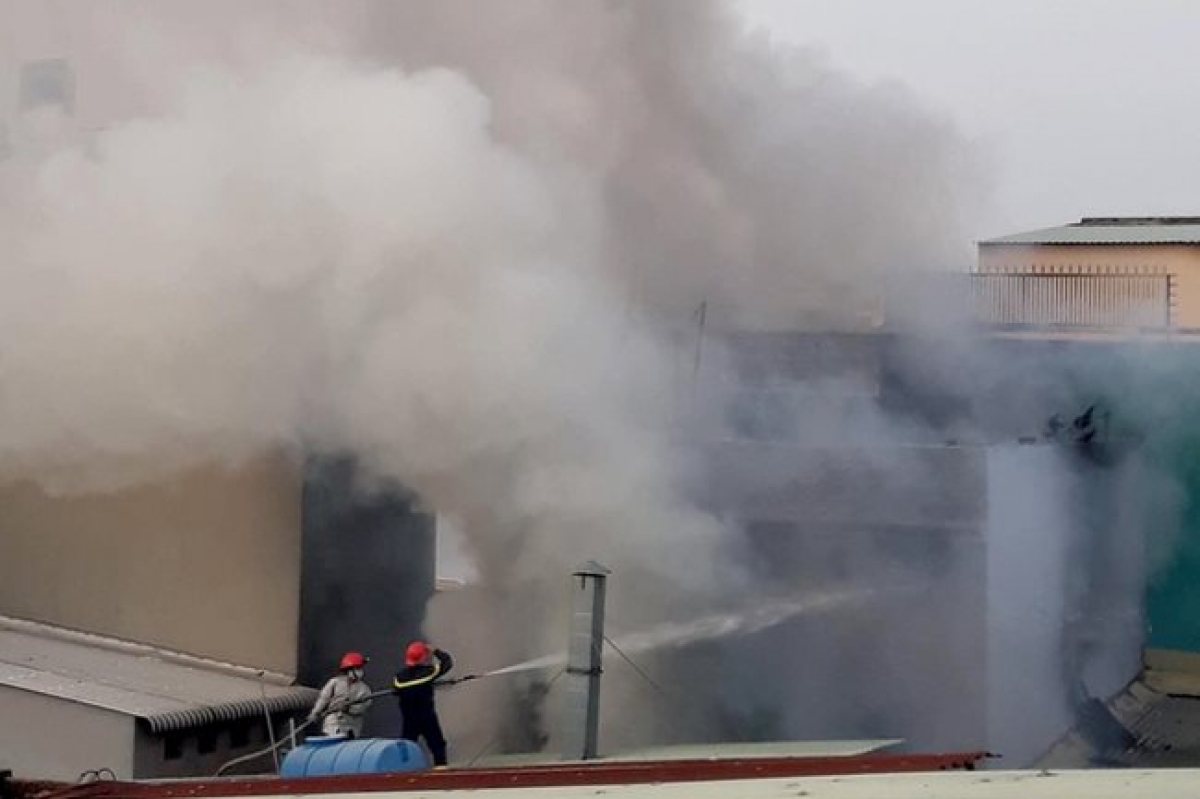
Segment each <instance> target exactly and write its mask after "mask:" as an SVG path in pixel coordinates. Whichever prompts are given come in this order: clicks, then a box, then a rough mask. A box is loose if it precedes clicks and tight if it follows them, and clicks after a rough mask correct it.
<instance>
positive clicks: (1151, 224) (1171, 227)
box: [980, 217, 1200, 245]
mask: <svg viewBox="0 0 1200 799" xmlns="http://www.w3.org/2000/svg"><path fill="white" fill-rule="evenodd" d="M980 244H985V245H988V244H1001V245H1003V244H1200V218H1196V217H1175V218H1136V217H1133V218H1094V219H1083V220H1081V221H1079V222H1076V223H1073V224H1069V225H1060V226H1058V227H1050V228H1042V229H1041V230H1030V231H1027V232H1024V233H1014V234H1012V235H1010V236H1000V237H998V238H994V239H986V240H984V241H981V242H980Z"/></svg>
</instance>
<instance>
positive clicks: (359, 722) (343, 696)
mask: <svg viewBox="0 0 1200 799" xmlns="http://www.w3.org/2000/svg"><path fill="white" fill-rule="evenodd" d="M366 665H367V659H366V658H365V657H363V656H362V655H361V654H360V653H358V652H347V653H346V654H344V655H342V662H341V664H340V665H339V666H338V674H337V675H336V676H335V677H332V678H330V680H329V682H327V683H325V687H324V688H322V689H321V695H320V696H318V697H317V703H316V704H315V705H313V709H312V712H311V713H309V714H308V720H309V721H310V722H312V721H316V719H318V718H320V717H321V716H322V715H323V716H324V719H323V720H322V721H321V732H323V733H324V734H325V735H336V736H341V737H343V738H357V737H359V736H360V735H361V734H362V727H363V716H364V715H366V712H367V708H368V707H370V706H371V688H370V686H368V685H367V684H366V683H365V682H363V668H364V667H365V666H366Z"/></svg>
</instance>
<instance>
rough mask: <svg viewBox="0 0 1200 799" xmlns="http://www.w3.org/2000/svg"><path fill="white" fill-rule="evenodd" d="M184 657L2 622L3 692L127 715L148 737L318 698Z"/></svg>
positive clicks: (275, 678) (266, 677) (271, 677)
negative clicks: (139, 723) (143, 726)
mask: <svg viewBox="0 0 1200 799" xmlns="http://www.w3.org/2000/svg"><path fill="white" fill-rule="evenodd" d="M288 682H290V680H289V678H287V677H286V676H285V675H278V674H272V673H268V672H261V673H256V672H254V671H253V670H250V669H245V668H239V667H237V666H231V665H228V664H222V663H218V662H215V661H207V660H204V659H202V658H196V657H190V656H187V655H184V654H181V653H176V652H170V651H167V650H161V649H156V648H153V647H149V646H144V645H139V644H131V643H127V642H123V641H118V640H116V639H112V638H106V637H104V636H98V635H90V634H86V633H78V632H73V631H69V630H63V629H60V628H57V627H52V626H50V625H44V624H39V623H37V622H30V621H24V620H20V619H12V618H8V617H4V616H0V688H13V689H18V690H23V691H30V692H33V693H37V694H42V695H45V696H50V697H55V698H57V699H62V700H65V701H69V702H77V703H80V704H84V705H89V706H92V707H97V708H102V709H104V710H109V711H113V712H116V713H122V714H125V715H128V716H132V717H134V718H137V719H141V720H143V721H144V722H145V723H146V725H147V726H148V727H149V729H150V731H151V732H154V733H159V732H166V731H169V730H176V729H183V728H188V727H194V726H197V725H201V724H208V723H212V722H217V721H230V720H234V719H239V718H248V717H251V716H261V714H262V713H263V707H264V705H265V706H266V707H267V709H269V710H270V711H271V712H273V713H281V712H287V711H295V710H300V709H305V708H307V707H309V706H310V705H311V704H312V703H313V701H314V700H315V699H316V694H317V692H316V691H314V690H312V689H310V688H302V687H298V686H291V685H288V684H287V683H288Z"/></svg>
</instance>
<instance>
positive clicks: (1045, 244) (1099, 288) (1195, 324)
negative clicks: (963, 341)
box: [974, 217, 1200, 330]
mask: <svg viewBox="0 0 1200 799" xmlns="http://www.w3.org/2000/svg"><path fill="white" fill-rule="evenodd" d="M974 283H975V286H974V300H975V303H976V313H977V318H979V319H980V320H981V321H986V322H994V323H1016V324H1021V323H1023V324H1040V325H1045V326H1076V327H1079V326H1083V327H1140V328H1159V329H1171V330H1190V329H1197V328H1200V217H1094V218H1084V219H1082V220H1080V221H1079V222H1076V223H1073V224H1068V225H1062V226H1060V227H1053V228H1046V229H1043V230H1033V231H1028V232H1024V233H1016V234H1013V235H1008V236H1001V237H999V238H994V239H988V240H985V241H981V242H980V243H979V264H978V269H977V272H976V275H975V277H974Z"/></svg>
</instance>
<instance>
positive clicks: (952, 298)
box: [885, 270, 1176, 330]
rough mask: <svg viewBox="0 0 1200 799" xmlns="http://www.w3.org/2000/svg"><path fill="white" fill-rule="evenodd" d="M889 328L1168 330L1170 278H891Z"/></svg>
mask: <svg viewBox="0 0 1200 799" xmlns="http://www.w3.org/2000/svg"><path fill="white" fill-rule="evenodd" d="M885 308H886V311H885V314H886V317H887V323H888V324H889V325H892V326H896V325H899V326H903V325H904V324H906V323H910V322H911V321H912V320H926V321H928V320H931V319H933V320H942V321H947V322H955V323H960V324H975V325H982V326H985V327H1018V328H1019V327H1029V328H1045V329H1054V328H1068V329H1100V330H1104V329H1126V330H1128V329H1136V330H1165V329H1168V328H1172V327H1174V326H1175V323H1176V320H1175V285H1174V277H1173V276H1172V275H1169V274H1163V273H1149V272H1137V271H1134V270H1127V271H1125V270H1114V271H1111V272H1074V273H1068V272H972V273H966V272H956V273H946V272H943V273H928V272H927V273H920V274H905V275H903V276H895V277H894V278H893V279H892V280H891V281H890V282H889V284H888V286H887V289H886V302H885Z"/></svg>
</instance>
